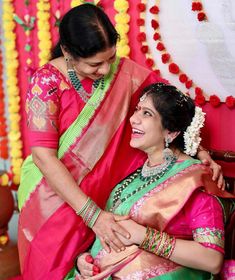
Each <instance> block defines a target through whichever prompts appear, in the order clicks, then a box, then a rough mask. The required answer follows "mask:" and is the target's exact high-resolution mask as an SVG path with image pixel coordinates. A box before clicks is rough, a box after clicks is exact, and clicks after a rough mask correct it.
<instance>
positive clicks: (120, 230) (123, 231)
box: [112, 223, 131, 239]
mask: <svg viewBox="0 0 235 280" xmlns="http://www.w3.org/2000/svg"><path fill="white" fill-rule="evenodd" d="M112 230H113V231H116V232H117V233H119V234H121V235H122V236H123V237H125V238H127V239H129V238H130V237H131V235H130V233H129V232H128V231H127V230H126V229H124V228H123V227H122V226H121V225H119V224H117V223H116V224H114V226H113V227H112Z"/></svg>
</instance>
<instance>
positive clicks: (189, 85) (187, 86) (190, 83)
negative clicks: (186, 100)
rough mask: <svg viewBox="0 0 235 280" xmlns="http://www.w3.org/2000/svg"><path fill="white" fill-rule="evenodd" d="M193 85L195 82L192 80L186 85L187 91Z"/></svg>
mask: <svg viewBox="0 0 235 280" xmlns="http://www.w3.org/2000/svg"><path fill="white" fill-rule="evenodd" d="M192 85H193V81H192V80H188V81H187V82H186V83H185V86H186V88H187V89H190V88H191V87H192Z"/></svg>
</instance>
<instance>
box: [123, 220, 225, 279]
mask: <svg viewBox="0 0 235 280" xmlns="http://www.w3.org/2000/svg"><path fill="white" fill-rule="evenodd" d="M120 224H121V225H122V226H123V227H124V228H126V230H128V231H129V232H130V234H131V238H130V239H129V240H126V239H124V238H122V237H121V236H120V239H121V240H122V242H123V243H125V245H131V244H136V245H140V246H141V244H142V242H143V240H144V239H145V235H146V227H144V226H142V225H139V224H137V223H136V222H134V221H133V220H126V221H121V222H120ZM170 260H172V261H173V262H176V263H178V264H180V265H183V266H187V267H191V268H195V269H200V270H204V271H208V272H211V273H213V274H217V273H219V271H220V269H221V266H222V263H223V254H222V253H220V252H218V251H216V250H213V249H210V248H207V247H204V246H202V245H201V244H200V243H198V242H196V241H191V240H182V239H176V241H175V247H174V250H173V252H172V254H171V256H170Z"/></svg>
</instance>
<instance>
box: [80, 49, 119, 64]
mask: <svg viewBox="0 0 235 280" xmlns="http://www.w3.org/2000/svg"><path fill="white" fill-rule="evenodd" d="M115 54H116V47H115V46H113V47H111V48H108V49H107V50H105V51H103V52H98V53H97V54H95V55H93V56H90V57H87V58H82V57H81V58H80V59H79V60H80V61H83V62H86V63H97V62H103V61H106V60H109V59H110V58H112V57H113V56H115Z"/></svg>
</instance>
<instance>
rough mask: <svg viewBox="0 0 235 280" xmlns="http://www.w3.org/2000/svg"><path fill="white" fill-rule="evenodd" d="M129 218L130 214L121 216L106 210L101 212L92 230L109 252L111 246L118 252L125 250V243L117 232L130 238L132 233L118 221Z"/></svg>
mask: <svg viewBox="0 0 235 280" xmlns="http://www.w3.org/2000/svg"><path fill="white" fill-rule="evenodd" d="M129 218H130V217H129V216H119V215H115V214H112V213H110V212H106V211H102V212H101V213H100V215H99V217H98V219H97V221H96V222H95V225H94V226H93V228H92V230H93V231H94V232H95V234H96V235H97V237H98V238H99V239H100V242H101V245H102V246H103V248H104V249H105V250H106V251H107V252H108V253H109V252H110V248H112V249H113V250H114V251H116V252H120V251H122V250H125V245H124V244H123V243H122V242H121V241H120V239H119V238H118V237H117V235H116V234H115V232H116V233H118V234H120V235H121V236H123V237H124V238H127V239H129V238H130V233H129V232H128V231H127V230H126V229H124V228H123V227H122V226H121V225H119V224H118V223H117V222H119V221H123V220H127V219H129Z"/></svg>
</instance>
